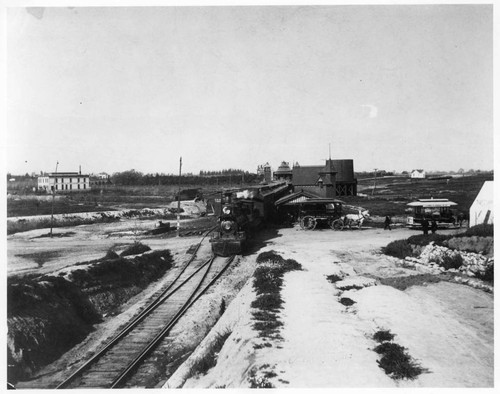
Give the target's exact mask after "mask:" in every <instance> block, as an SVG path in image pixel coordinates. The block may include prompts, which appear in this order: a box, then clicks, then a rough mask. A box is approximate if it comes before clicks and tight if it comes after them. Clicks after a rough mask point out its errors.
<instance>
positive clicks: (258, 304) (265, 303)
mask: <svg viewBox="0 0 500 394" xmlns="http://www.w3.org/2000/svg"><path fill="white" fill-rule="evenodd" d="M282 304H283V300H282V299H281V296H280V295H279V294H276V293H271V294H262V295H260V296H258V297H257V298H256V299H255V300H254V301H252V304H251V306H252V308H258V309H262V310H266V311H273V310H277V309H279V308H281V305H282Z"/></svg>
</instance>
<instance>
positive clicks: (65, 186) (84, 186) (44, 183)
mask: <svg viewBox="0 0 500 394" xmlns="http://www.w3.org/2000/svg"><path fill="white" fill-rule="evenodd" d="M38 190H41V191H43V190H45V191H46V192H47V193H50V192H51V191H52V190H55V191H56V192H57V191H64V192H74V191H84V190H90V176H89V175H87V174H82V173H81V172H52V173H49V174H48V175H47V176H40V177H38Z"/></svg>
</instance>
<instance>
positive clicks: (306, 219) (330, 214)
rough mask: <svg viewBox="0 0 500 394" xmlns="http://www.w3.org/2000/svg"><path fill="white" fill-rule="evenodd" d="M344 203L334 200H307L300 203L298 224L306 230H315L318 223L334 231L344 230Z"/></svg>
mask: <svg viewBox="0 0 500 394" xmlns="http://www.w3.org/2000/svg"><path fill="white" fill-rule="evenodd" d="M342 204H343V201H340V200H335V199H332V198H307V199H305V200H303V201H300V202H299V203H298V207H299V215H298V222H299V224H300V227H301V228H302V229H304V230H314V229H315V228H316V226H317V225H318V223H323V224H326V225H328V226H329V227H330V228H332V229H334V230H342V229H343V228H344V223H343V220H342V219H341V217H342Z"/></svg>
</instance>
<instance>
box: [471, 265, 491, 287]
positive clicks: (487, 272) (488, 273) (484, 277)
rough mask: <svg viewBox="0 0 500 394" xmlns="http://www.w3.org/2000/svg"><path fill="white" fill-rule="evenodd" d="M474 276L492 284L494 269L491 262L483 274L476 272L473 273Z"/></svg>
mask: <svg viewBox="0 0 500 394" xmlns="http://www.w3.org/2000/svg"><path fill="white" fill-rule="evenodd" d="M475 276H476V278H478V279H481V280H484V281H486V282H490V283H491V284H493V282H494V279H495V274H494V270H493V264H490V265H489V266H488V267H487V268H486V270H485V272H484V274H483V273H481V272H478V273H476V275H475Z"/></svg>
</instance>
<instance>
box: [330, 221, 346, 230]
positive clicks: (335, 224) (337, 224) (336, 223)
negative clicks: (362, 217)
mask: <svg viewBox="0 0 500 394" xmlns="http://www.w3.org/2000/svg"><path fill="white" fill-rule="evenodd" d="M330 228H332V229H334V230H343V229H344V221H343V220H342V219H335V220H333V221H332V222H330Z"/></svg>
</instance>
